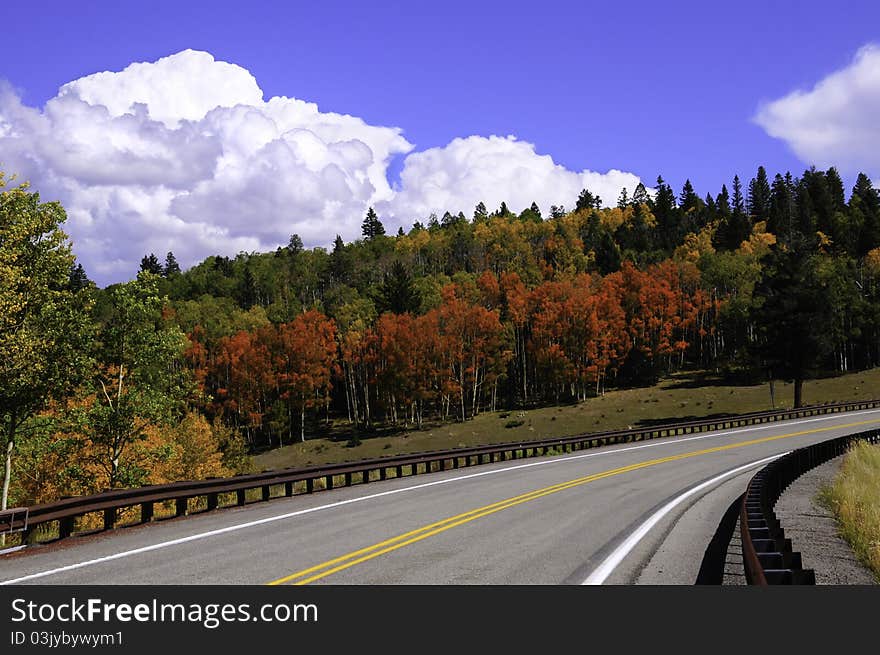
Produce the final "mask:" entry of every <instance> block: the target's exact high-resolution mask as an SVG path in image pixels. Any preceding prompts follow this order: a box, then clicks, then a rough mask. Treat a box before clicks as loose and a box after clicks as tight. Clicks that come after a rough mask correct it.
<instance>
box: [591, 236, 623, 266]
mask: <svg viewBox="0 0 880 655" xmlns="http://www.w3.org/2000/svg"><path fill="white" fill-rule="evenodd" d="M595 252H596V268H598V269H599V272H600V273H601V274H602V275H608V274H609V273H614V272H615V271H619V270H620V261H621V257H620V247H619V246H618V245H617V243H616V242H615V241H614V237H613V236H611V233H609V232H608V230H606V229H604V228H603V229H602V230H600V231H599V240H598V243H597V244H596V248H595Z"/></svg>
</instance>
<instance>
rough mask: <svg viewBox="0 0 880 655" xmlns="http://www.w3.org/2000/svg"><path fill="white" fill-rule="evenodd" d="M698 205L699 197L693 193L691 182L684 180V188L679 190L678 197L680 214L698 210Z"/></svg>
mask: <svg viewBox="0 0 880 655" xmlns="http://www.w3.org/2000/svg"><path fill="white" fill-rule="evenodd" d="M699 205H700V196H698V195H697V194H696V192H695V191H694V187H693V185H692V184H691V181H690V180H685V181H684V186H683V187H682V188H681V195H680V196H679V197H678V206H679V207H681V211H682V212H684V213H687V212H689V211H690V210H691V209H696V208H698V207H699Z"/></svg>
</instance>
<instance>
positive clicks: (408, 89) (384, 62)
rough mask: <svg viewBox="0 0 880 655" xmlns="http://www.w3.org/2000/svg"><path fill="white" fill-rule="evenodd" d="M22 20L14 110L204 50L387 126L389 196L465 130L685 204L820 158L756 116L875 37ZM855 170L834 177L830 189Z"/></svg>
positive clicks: (470, 24) (874, 11) (479, 17)
mask: <svg viewBox="0 0 880 655" xmlns="http://www.w3.org/2000/svg"><path fill="white" fill-rule="evenodd" d="M23 13H24V12H21V13H20V15H19V18H17V19H16V26H15V28H14V29H12V30H9V31H4V34H3V38H2V39H0V62H2V64H0V78H4V79H6V80H7V81H8V82H9V83H10V84H11V85H12V87H13V88H14V89H15V93H16V95H17V96H18V97H19V99H20V103H21V105H23V106H25V107H29V108H34V109H36V110H41V109H42V108H43V106H44V104H45V103H46V102H47V101H48V100H50V99H51V98H53V96H55V95H56V93H57V92H58V88H59V87H60V86H61V85H63V84H65V83H67V82H70V81H73V80H77V79H78V78H81V77H84V76H88V75H91V74H93V73H95V72H98V71H105V70H108V71H122V70H123V69H125V68H126V66H128V65H129V64H131V63H132V62H153V61H156V60H158V59H160V58H162V57H166V56H168V55H171V54H173V53H177V52H180V51H182V50H185V49H193V50H198V51H205V52H208V53H210V54H211V55H213V57H214V58H215V59H216V60H218V61H224V62H230V63H233V64H236V65H237V66H240V67H241V68H242V69H245V70H247V71H248V72H249V73H250V74H251V75H252V76H253V77H254V78H255V80H256V82H257V83H258V85H259V88H260V89H261V90H262V93H263V97H264V99H266V100H268V99H269V98H270V97H273V96H288V97H293V98H297V99H301V100H305V101H307V102H312V103H317V106H318V110H319V111H320V112H337V113H340V114H350V115H352V116H356V117H359V118H360V119H362V120H363V121H364V123H366V124H368V125H371V126H384V127H396V128H400V130H402V132H401V136H402V137H403V139H405V140H406V142H407V143H408V148H409V149H407V148H394V147H391V148H390V150H391V152H390V154H389V156H388V165H387V167H386V174H387V175H388V177H390V178H391V182H392V184H395V185H396V184H398V183H399V180H398V179H397V178H398V175H399V173H400V171H401V169H402V168H403V166H404V158H405V157H406V156H407V154H408V153H410V152H421V151H424V150H426V149H431V148H444V147H445V146H447V144H450V142H451V141H452V140H453V139H456V138H457V137H469V136H471V135H478V136H482V137H489V136H490V135H499V136H506V135H515V136H516V137H517V139H518V140H519V141H522V142H526V143H528V144H533V147H534V148H533V149H534V151H535V152H536V153H537V154H538V155H550V156H551V157H552V158H553V161H554V162H555V163H556V164H559V165H561V166H563V167H565V168H566V169H568V170H570V171H583V170H585V169H589V170H591V171H597V172H600V173H604V172H606V171H608V170H609V169H619V170H620V171H624V172H627V173H632V174H634V175H635V176H638V177H639V178H640V179H642V180H643V181H645V182H646V183H647V184H649V185H650V184H651V183H653V181H654V180H655V179H656V177H657V175H658V174H662V175H663V176H664V178H665V179H666V180H667V181H668V182H669V183H671V184H672V185H673V187H675V188H676V189H680V186H681V184H682V183H683V182H684V179H685V178H686V177H690V179H691V180H692V182H693V183H694V185H695V187H696V188H697V191H698V192H699V193H701V194H702V195H704V194H705V193H706V192H707V191H712V192H713V193H717V191H718V190H719V189H720V185H721V184H722V183H724V182H726V183H728V185H729V183H730V180H731V178H732V177H733V175H734V173H738V174H739V175H740V176H741V177H743V178H744V179H746V180H747V179H748V178H749V177H751V176H752V175H753V174H754V171H755V169H756V167H757V166H758V164H764V165H765V166H766V167H767V168H768V170H769V171H770V172H771V173H772V172H776V171H785V170H789V169H790V170H792V171H793V172H795V173H799V172H800V171H802V170H803V168H805V167H806V166H807V165H808V164H809V163H812V162H810V161H808V160H809V159H811V158H813V159H815V158H817V157H819V158H821V156H818V155H813V156H812V157H811V156H810V154H807V155H805V154H804V153H805V152H807V153H810V152H816V151H815V149H813V150H810V148H809V147H801V148H800V149H799V152H798V154H795V152H794V151H793V147H795V149H797V144H795V145H794V146H793V145H792V143H793V142H792V140H791V139H786V138H774V137H772V136H770V135H769V134H768V129H767V126H766V125H764V126H761V125H759V124H757V123H756V122H755V121H754V120H753V118H754V117H755V115H756V112H757V111H758V109H759V107H760V106H761V105H762V103H768V102H771V101H775V100H778V99H780V98H783V97H785V96H786V95H788V94H790V93H792V92H794V91H796V90H798V89H800V90H803V91H809V90H810V89H812V88H813V86H814V85H815V84H816V83H817V82H819V81H820V80H822V79H823V78H825V77H826V76H828V75H830V74H832V73H834V72H835V71H840V70H841V69H844V68H846V67H847V66H850V65H851V64H852V62H853V61H854V57H856V54H857V53H858V52H859V50H860V48H863V47H865V46H867V45H869V44H871V43H878V42H880V27H878V25H880V3H877V2H862V1H852V2H847V3H840V4H828V3H821V4H820V3H818V2H812V1H809V2H737V3H707V2H671V3H656V2H653V3H642V2H630V3H626V4H621V3H585V2H554V1H552V0H551V1H545V2H541V3H528V4H524V5H522V6H519V5H518V4H517V3H511V2H474V1H470V2H458V1H456V0H451V1H449V2H444V3H432V4H431V5H430V6H428V5H426V4H424V3H412V2H409V3H404V2H399V3H398V2H394V3H392V2H385V3H363V2H358V3H355V2H351V3H343V2H322V3H315V2H291V3H277V2H259V1H251V2H248V3H240V2H235V3H233V2H216V1H214V2H187V3H173V2H152V3H149V5H143V4H140V3H129V2H118V1H117V2H89V3H67V2H63V3H62V2H48V3H46V2H31V3H28V5H27V10H26V14H27V15H26V16H24V15H21V14H23ZM872 65H873V64H872ZM8 113H9V112H8V111H7V114H8ZM780 120H782V119H780ZM777 122H778V121H777ZM779 129H780V130H781V131H782V132H785V128H779ZM0 134H2V133H0ZM2 147H3V146H2V143H0V162H3V163H4V165H7V166H8V163H7V162H5V161H4V159H8V158H9V157H4V152H3V150H2ZM835 152H836V151H835ZM864 161H865V160H864V158H862V159H859V158H855V159H854V161H852V162H841V163H840V164H838V165H840V166H841V167H842V168H843V169H844V170H843V172H844V179H845V180H846V181H847V182H848V183H851V180H852V179H853V177H854V172H855V166H856V165H861V164H863V163H864ZM816 163H817V164H819V165H826V162H823V161H816ZM835 163H837V162H835ZM873 163H874V162H872V161H870V159H869V160H868V164H869V165H872V164H873ZM876 163H877V164H878V165H880V162H876ZM867 172H868V173H869V175H870V176H871V177H872V178H873V179H875V180H876V179H878V178H880V170H878V169H875V170H869V171H867ZM413 179H414V180H415V179H416V178H413ZM418 179H423V178H418ZM59 193H61V191H59ZM62 195H63V194H62ZM71 197H73V195H71ZM605 200H606V204H609V203H610V202H612V201H613V200H614V198H605ZM559 201H560V202H562V203H565V204H569V205H570V204H573V202H574V198H568V199H567V198H560V199H559ZM428 204H429V203H428ZM487 204H488V203H487ZM427 206H428V205H427V204H425V202H422V203H421V204H418V203H417V204H415V205H412V207H419V208H423V207H427ZM389 211H391V210H389ZM411 211H412V212H416V210H415V209H412V210H411ZM76 220H82V219H76ZM400 221H401V222H405V221H404V220H403V219H402V218H401V219H400ZM410 222H411V221H410ZM227 227H228V226H227ZM73 231H74V232H75V231H76V230H73ZM331 231H332V230H331ZM347 236H348V235H347ZM132 238H137V235H136V234H134V235H132ZM270 241H271V238H270V237H269V236H267V237H266V238H264V239H262V240H261V241H260V242H259V245H260V246H262V245H266V244H268V243H269V242H270ZM307 243H308V239H307ZM158 245H159V244H156V247H158ZM95 248H96V250H95V252H97V251H98V250H97V246H95ZM197 254H199V253H193V257H195V256H196V255H197ZM92 256H95V255H92ZM117 269H118V272H116V273H113V272H111V271H110V270H109V269H108V271H107V274H106V277H107V279H110V278H111V277H113V276H114V275H115V276H117V277H118V276H119V275H123V276H124V273H123V272H121V271H123V268H120V267H119V266H117ZM114 270H116V269H114Z"/></svg>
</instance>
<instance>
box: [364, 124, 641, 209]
mask: <svg viewBox="0 0 880 655" xmlns="http://www.w3.org/2000/svg"><path fill="white" fill-rule="evenodd" d="M638 183H639V178H638V177H637V176H635V175H633V174H632V173H624V172H622V171H618V170H610V171H608V172H607V173H604V174H603V173H596V172H593V171H589V170H584V171H581V172H579V173H577V172H574V171H570V170H568V169H566V168H565V167H563V166H560V165H559V164H556V163H554V162H553V158H552V157H550V156H549V155H539V154H538V153H537V152H535V146H534V145H533V144H531V143H528V142H526V141H519V140H517V139H516V137H513V136H507V137H499V136H491V137H488V138H486V137H481V136H469V137H467V138H458V139H454V140H453V141H452V142H451V143H449V144H448V145H446V146H444V147H442V148H430V149H428V150H424V151H422V152H415V153H412V154H411V155H409V156H408V157H407V158H406V160H405V162H404V166H403V170H402V171H401V173H400V187H399V188H398V189H397V192H396V193H395V194H394V197H393V198H392V199H391V200H390V201H388V202H386V203H382V204H381V205H380V206H379V209H380V213H382V214H387V215H390V216H392V217H394V218H395V219H397V220H398V221H402V222H406V221H407V220H410V221H412V220H421V219H423V218H425V217H427V216H428V215H429V214H430V213H431V212H437V211H440V212H443V211H447V210H448V211H450V212H452V213H453V214H457V213H458V212H459V211H462V212H464V213H465V215H466V216H470V215H471V214H472V213H473V209H474V207H475V206H476V204H477V203H478V202H483V203H484V204H485V205H486V207H487V208H488V209H489V211H493V210H495V209H497V208H498V207H500V206H501V202H502V201H503V202H505V203H507V206H508V208H509V209H510V210H511V211H515V212H520V211H522V210H523V209H525V208H526V207H529V206H530V205H531V204H532V202H537V203H538V206H539V207H540V208H541V209H542V211H543V212H544V214H545V215H546V214H547V213H548V210H549V209H550V207H551V206H552V205H565V206H567V207H568V208H569V209H574V204H575V202H576V200H577V197H578V194H580V192H581V190H582V189H584V188H586V189H589V190H590V191H591V192H592V193H594V194H598V195H599V196H600V197H601V198H602V201H603V204H604V205H605V206H609V205H610V206H613V205H614V204H615V203H616V202H617V197H618V196H619V195H620V190H621V189H622V188H623V187H626V188H627V189H628V191H629V193H630V194H632V191H633V190H634V189H635V187H636V185H637V184H638Z"/></svg>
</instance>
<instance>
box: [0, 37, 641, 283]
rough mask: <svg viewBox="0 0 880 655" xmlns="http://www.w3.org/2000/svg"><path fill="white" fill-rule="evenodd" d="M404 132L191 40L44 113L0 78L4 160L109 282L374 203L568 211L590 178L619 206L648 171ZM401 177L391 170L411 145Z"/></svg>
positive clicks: (330, 230) (327, 239)
mask: <svg viewBox="0 0 880 655" xmlns="http://www.w3.org/2000/svg"><path fill="white" fill-rule="evenodd" d="M413 148H414V146H413V145H412V144H410V143H409V142H408V141H407V140H406V139H405V138H404V137H403V136H402V131H401V129H400V128H397V127H383V126H375V125H370V124H367V123H366V122H365V121H363V120H362V119H360V118H358V117H356V116H350V115H343V114H337V113H330V112H322V111H319V109H318V107H317V105H315V104H314V103H309V102H306V101H303V100H299V99H296V98H288V97H273V98H270V99H268V100H264V98H263V93H262V91H261V90H260V87H259V85H258V83H257V80H256V79H254V77H253V75H251V73H250V72H248V71H247V70H245V69H244V68H241V67H240V66H236V65H234V64H231V63H226V62H222V61H216V60H215V59H214V57H213V56H212V55H210V54H209V53H207V52H199V51H194V50H185V51H183V52H179V53H177V54H174V55H171V56H168V57H164V58H162V59H159V60H158V61H155V62H144V63H134V64H131V65H130V66H128V67H127V68H125V69H124V70H122V71H119V72H102V73H96V74H93V75H89V76H86V77H83V78H80V79H78V80H74V81H72V82H69V83H67V84H65V85H63V86H62V87H61V88H60V89H59V91H58V94H57V95H56V96H55V97H53V98H52V99H50V100H49V101H48V102H47V103H46V104H45V105H44V106H43V107H42V108H39V107H30V106H27V105H25V104H24V103H22V101H21V99H20V97H19V96H18V95H17V94H16V92H15V91H14V90H13V89H12V88H11V87H9V85H8V84H5V83H3V82H2V81H0V170H3V171H5V172H7V173H15V174H17V175H18V177H19V179H23V180H28V181H30V182H31V183H32V187H33V188H34V189H36V190H38V191H39V192H40V193H41V196H42V198H43V199H44V200H60V201H61V202H62V203H63V205H64V207H65V208H66V210H67V214H68V221H67V223H66V225H65V229H66V231H67V232H68V233H69V234H70V235H71V237H72V239H73V242H74V251H75V252H76V254H77V256H78V257H79V259H80V260H81V261H82V262H83V263H84V265H85V267H86V270H87V271H88V273H89V275H90V276H91V277H92V278H93V279H95V280H96V281H97V282H98V283H99V284H108V283H110V282H117V281H121V280H125V279H130V278H131V277H133V275H134V273H135V272H136V271H137V268H138V265H139V262H140V258H141V257H142V256H143V255H144V254H146V253H149V252H154V253H156V254H157V255H159V256H160V257H161V256H163V255H164V253H166V252H167V251H169V250H171V251H173V252H174V253H175V255H176V257H177V259H178V261H180V263H181V265H183V266H189V265H192V264H195V263H197V262H198V261H200V260H202V259H204V258H205V257H206V256H208V255H211V254H224V255H229V256H232V255H235V254H236V253H237V252H240V251H247V252H250V251H266V250H272V249H274V248H275V247H277V246H278V245H282V244H285V243H287V240H288V238H289V236H290V235H291V234H293V233H297V234H299V235H300V236H301V237H302V239H303V242H304V243H305V244H306V245H307V246H317V245H329V244H330V243H331V242H332V239H333V236H334V235H335V234H336V233H339V234H340V235H342V237H343V238H344V239H346V240H352V239H355V238H358V237H359V236H360V224H361V221H362V219H363V216H364V213H365V211H366V209H367V207H368V206H370V205H372V206H375V207H376V208H377V211H379V214H380V216H381V217H382V219H383V220H384V221H385V222H386V226H387V227H388V228H396V227H397V226H398V225H404V226H407V227H408V226H409V225H410V224H411V223H412V222H413V221H414V220H423V219H424V218H426V217H427V216H428V215H429V214H430V213H432V212H433V213H438V214H442V212H444V211H446V210H449V211H453V212H458V211H464V212H465V213H466V214H467V215H470V212H471V211H472V210H473V207H474V205H475V204H476V203H477V202H479V201H483V202H485V203H486V206H487V207H488V208H489V209H490V210H491V209H495V208H497V207H498V206H499V205H500V203H501V201H502V200H503V201H505V202H507V205H508V207H510V209H511V210H514V211H520V210H522V209H524V208H525V207H528V206H529V205H530V204H531V203H532V202H533V201H536V202H538V204H539V205H540V206H541V208H542V209H543V210H544V211H545V213H546V211H547V210H548V209H549V206H550V205H551V204H566V205H567V206H569V207H571V205H573V204H574V201H575V199H576V198H577V194H578V193H579V192H580V190H581V189H582V188H584V187H586V188H589V189H590V190H591V191H593V192H594V193H598V194H599V195H601V196H602V198H603V199H604V200H605V203H606V204H613V202H614V201H615V199H616V198H617V195H618V193H619V192H620V189H621V188H622V187H624V186H626V187H627V188H628V189H629V190H630V191H632V189H633V188H634V187H635V185H636V184H637V183H638V178H637V177H635V176H634V175H632V174H629V173H623V172H620V171H616V170H612V171H609V172H608V173H605V174H600V173H594V172H591V171H582V172H573V171H569V170H567V169H565V168H564V167H562V166H559V165H558V164H555V163H554V162H553V160H552V159H551V158H550V157H549V156H547V155H539V154H537V153H536V152H535V148H534V146H533V145H532V144H529V143H527V142H523V141H518V140H516V139H515V138H513V137H506V138H502V137H494V136H493V137H489V138H484V137H477V136H471V137H467V138H464V139H454V140H453V141H452V142H451V143H449V144H448V145H447V146H445V147H442V148H432V149H429V150H425V151H423V152H417V153H411V151H412V150H413ZM407 153H411V154H409V155H408V156H407V158H406V159H405V161H404V166H403V170H402V173H401V178H400V183H399V185H397V186H396V188H392V187H391V186H390V184H389V182H388V178H387V174H388V168H389V165H390V163H391V161H392V159H393V158H394V157H395V156H399V155H407Z"/></svg>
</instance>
